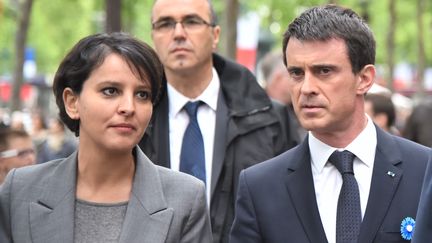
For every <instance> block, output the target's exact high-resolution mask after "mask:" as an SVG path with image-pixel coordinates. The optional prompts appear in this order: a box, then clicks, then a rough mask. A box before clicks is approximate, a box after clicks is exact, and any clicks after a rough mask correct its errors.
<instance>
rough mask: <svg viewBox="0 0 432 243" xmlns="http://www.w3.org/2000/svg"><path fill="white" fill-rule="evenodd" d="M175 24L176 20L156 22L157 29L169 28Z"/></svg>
mask: <svg viewBox="0 0 432 243" xmlns="http://www.w3.org/2000/svg"><path fill="white" fill-rule="evenodd" d="M173 25H175V22H174V21H162V22H158V23H156V24H155V27H156V28H157V29H168V28H171V27H172V26H173Z"/></svg>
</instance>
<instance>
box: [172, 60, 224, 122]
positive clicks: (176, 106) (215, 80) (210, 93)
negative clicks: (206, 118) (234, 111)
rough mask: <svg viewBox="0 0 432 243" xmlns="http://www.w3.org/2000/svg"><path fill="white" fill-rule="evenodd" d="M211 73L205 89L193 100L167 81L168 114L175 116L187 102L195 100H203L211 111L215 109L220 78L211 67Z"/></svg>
mask: <svg viewBox="0 0 432 243" xmlns="http://www.w3.org/2000/svg"><path fill="white" fill-rule="evenodd" d="M212 74H213V75H212V79H211V80H210V83H209V85H208V86H207V88H205V90H204V91H203V92H202V93H201V94H200V95H199V96H198V97H197V98H196V99H193V100H192V99H190V98H188V97H186V96H184V95H183V94H182V93H180V92H178V91H177V90H176V89H175V88H174V87H173V86H172V85H170V84H169V83H168V82H167V92H168V97H169V99H168V103H169V116H171V117H174V116H177V114H178V113H179V112H180V111H181V110H182V109H183V107H184V106H185V104H186V103H187V102H189V101H197V100H200V101H202V102H204V103H205V104H206V105H207V106H208V107H210V108H211V109H212V110H213V111H216V108H217V99H218V94H219V89H220V80H219V75H218V74H217V72H216V69H215V68H212Z"/></svg>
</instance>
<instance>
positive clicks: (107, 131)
mask: <svg viewBox="0 0 432 243" xmlns="http://www.w3.org/2000/svg"><path fill="white" fill-rule="evenodd" d="M161 76H162V68H161V64H160V62H159V60H158V58H157V55H156V53H155V52H154V51H153V50H152V49H151V48H150V47H149V46H148V45H146V44H145V43H142V42H140V41H138V40H136V39H134V38H132V37H130V36H128V35H126V34H122V33H114V34H96V35H92V36H89V37H86V38H84V39H82V40H81V41H79V42H78V44H77V45H75V47H74V48H73V49H72V50H71V51H70V53H69V54H68V55H67V56H66V57H65V59H64V60H63V61H62V63H61V64H60V67H59V69H58V71H57V73H56V76H55V78H54V84H53V89H54V95H55V97H56V102H57V106H58V107H59V109H60V118H61V119H62V121H63V122H64V123H65V124H66V126H67V127H68V128H69V129H71V131H72V132H74V133H75V134H76V135H77V136H79V144H78V150H77V151H76V152H75V153H73V154H72V155H71V156H69V157H68V158H66V159H63V160H57V161H51V162H48V163H44V164H41V165H36V166H31V167H28V168H21V169H16V170H12V171H11V172H10V173H9V174H8V176H7V178H6V181H5V183H4V184H3V185H2V186H1V187H0V242H2V243H5V242H15V243H21V242H35V243H36V242H40V243H42V242H44V243H47V242H56V243H57V242H62V243H66V242H125V243H126V242H127V243H130V242H149V243H150V242H151V243H158V242H197V243H202V242H211V230H210V223H209V218H208V214H207V207H206V202H205V194H204V185H203V183H201V181H199V180H198V179H195V178H193V177H191V176H189V175H186V174H182V173H179V172H174V171H171V170H168V169H165V168H162V167H158V166H155V165H154V164H152V163H151V162H150V161H149V159H148V158H147V157H146V156H145V155H144V154H143V153H142V151H141V150H140V149H139V148H138V147H137V146H136V145H137V143H138V141H139V140H140V139H141V137H142V135H143V134H144V131H145V129H146V127H147V124H148V122H149V120H150V118H151V114H152V108H153V105H154V104H155V103H156V101H157V97H158V93H159V89H160V80H161Z"/></svg>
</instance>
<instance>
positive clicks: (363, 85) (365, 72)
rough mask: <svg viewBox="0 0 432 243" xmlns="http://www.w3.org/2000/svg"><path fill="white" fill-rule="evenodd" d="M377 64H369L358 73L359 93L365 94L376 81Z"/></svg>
mask: <svg viewBox="0 0 432 243" xmlns="http://www.w3.org/2000/svg"><path fill="white" fill-rule="evenodd" d="M375 73H376V70H375V66H374V65H372V64H368V65H366V66H364V67H363V69H362V70H360V72H359V74H358V78H359V82H358V86H357V94H362V95H365V94H366V93H367V92H368V90H369V89H370V88H371V87H372V85H373V83H374V82H375Z"/></svg>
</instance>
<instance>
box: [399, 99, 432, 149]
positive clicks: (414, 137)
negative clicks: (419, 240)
mask: <svg viewBox="0 0 432 243" xmlns="http://www.w3.org/2000/svg"><path fill="white" fill-rule="evenodd" d="M431 120H432V97H426V98H425V100H423V101H421V102H420V103H419V104H417V105H416V106H414V108H413V110H412V113H411V115H410V116H409V117H408V119H407V121H406V123H405V126H404V129H403V131H402V136H403V137H405V138H407V139H409V140H411V141H414V142H416V143H420V144H423V145H425V146H428V147H432V122H431Z"/></svg>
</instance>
